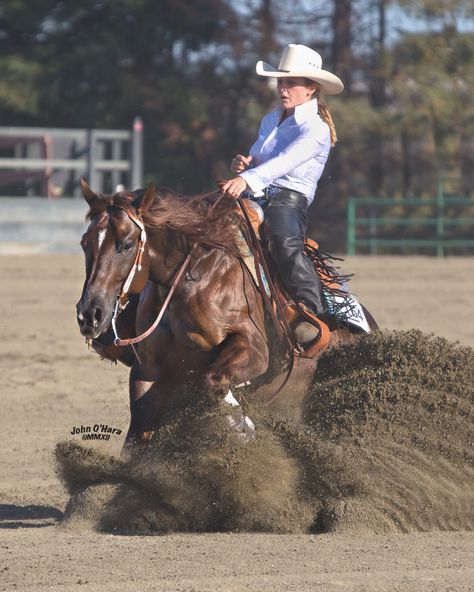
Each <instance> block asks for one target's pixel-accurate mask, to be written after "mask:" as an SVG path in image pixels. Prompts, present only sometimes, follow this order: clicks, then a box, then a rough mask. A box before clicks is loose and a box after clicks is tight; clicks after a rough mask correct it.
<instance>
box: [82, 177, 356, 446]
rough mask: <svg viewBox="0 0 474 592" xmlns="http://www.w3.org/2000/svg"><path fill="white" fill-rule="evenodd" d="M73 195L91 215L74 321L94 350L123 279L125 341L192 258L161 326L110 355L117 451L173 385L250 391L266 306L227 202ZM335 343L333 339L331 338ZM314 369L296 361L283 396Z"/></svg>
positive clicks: (262, 356) (262, 353) (147, 425)
mask: <svg viewBox="0 0 474 592" xmlns="http://www.w3.org/2000/svg"><path fill="white" fill-rule="evenodd" d="M82 190H83V195H84V198H85V200H86V201H87V203H88V205H89V208H90V209H89V212H88V219H89V220H90V224H89V227H88V229H87V231H86V232H85V234H84V236H83V237H82V241H81V245H82V248H83V250H84V254H85V260H86V279H85V282H84V287H83V291H82V295H81V299H80V301H79V302H78V304H77V320H78V323H79V327H80V331H81V333H82V335H84V336H85V337H86V339H88V340H90V341H92V340H97V341H95V343H99V342H100V341H101V340H102V339H103V338H104V337H106V336H107V335H109V334H110V327H111V322H112V320H113V317H114V310H115V307H116V304H117V302H118V300H119V299H120V295H121V291H123V285H124V283H125V282H126V280H127V279H128V280H129V281H128V282H127V283H129V284H130V286H129V287H128V295H129V297H131V300H130V302H129V305H128V307H127V308H125V311H124V312H123V313H121V315H119V317H118V323H117V324H118V327H119V333H120V330H121V324H120V318H121V316H122V315H123V318H124V319H127V318H129V319H131V321H132V325H134V327H133V328H132V330H131V331H130V332H129V334H128V335H133V334H134V333H135V334H140V333H143V332H144V331H146V330H147V329H148V328H149V327H150V326H151V325H152V324H153V322H154V320H155V318H156V315H157V312H158V311H159V310H160V307H161V304H162V303H163V301H164V299H165V297H166V295H167V293H168V292H169V290H170V287H171V285H172V284H173V282H174V280H175V279H176V275H177V273H178V271H179V269H180V267H181V265H182V262H183V260H185V259H186V257H187V256H188V255H189V253H190V252H191V255H190V262H189V265H188V267H187V270H186V273H185V274H184V275H183V276H182V277H181V279H180V280H179V282H178V283H177V287H176V290H175V291H174V293H173V296H172V298H171V300H170V302H169V305H168V306H167V308H166V313H165V315H164V317H163V319H162V320H161V322H160V324H159V325H158V326H157V327H156V329H154V330H153V331H152V332H151V333H150V335H149V336H148V337H147V338H146V339H144V340H143V341H141V342H140V343H138V344H137V346H136V356H135V355H131V352H130V349H129V348H127V347H120V346H119V347H116V346H114V345H111V346H110V348H109V351H110V349H111V350H115V351H114V353H115V356H114V357H115V358H117V359H119V360H121V361H123V362H124V363H127V364H128V365H131V370H130V387H129V390H130V409H131V422H130V427H129V431H128V434H127V438H126V444H128V445H130V446H131V448H133V447H134V446H135V445H136V446H138V447H140V445H141V444H143V443H146V442H147V441H148V439H149V438H150V437H151V435H152V434H153V431H154V430H155V428H156V427H157V426H158V425H159V422H160V418H161V417H162V416H163V414H164V413H165V411H166V409H167V407H168V406H169V405H170V403H171V401H172V400H173V398H174V397H175V396H176V395H177V394H178V393H179V389H180V387H181V388H182V387H183V386H186V387H188V388H193V387H196V388H202V387H207V388H211V389H213V390H214V391H215V392H216V394H217V395H219V396H222V397H224V396H225V395H226V393H228V391H229V388H230V387H235V386H236V385H240V384H242V383H246V384H248V382H249V381H250V383H253V382H254V381H255V379H258V377H262V376H265V375H266V374H268V372H267V371H269V366H271V365H272V364H271V363H270V362H271V360H270V357H271V348H270V346H269V338H268V337H267V330H266V321H265V318H266V314H265V308H264V304H263V300H262V297H261V294H260V292H259V290H258V288H257V286H256V284H255V282H254V280H253V278H252V276H251V273H250V272H249V271H248V269H247V267H246V266H245V265H244V264H243V263H242V259H241V257H239V244H238V240H239V239H238V232H237V229H238V227H239V225H240V224H241V218H240V217H239V216H238V215H237V213H236V207H235V202H234V200H233V199H231V198H229V197H224V198H222V199H220V200H218V201H217V202H216V200H215V199H214V201H212V200H211V199H209V198H204V197H194V198H190V197H186V196H181V195H178V194H176V193H174V192H171V191H162V190H160V191H157V190H156V189H155V188H154V187H149V188H148V189H147V190H146V191H144V190H137V191H134V192H131V193H127V192H121V193H117V194H115V195H113V196H98V195H97V194H95V193H94V192H93V191H92V190H91V189H90V187H89V186H88V185H87V184H86V183H85V182H82ZM145 234H146V242H145V243H144V242H143V238H144V235H145ZM193 245H194V246H193ZM138 249H142V250H143V253H142V254H141V255H142V256H141V265H140V268H139V269H137V271H136V273H135V275H134V276H133V278H131V276H130V271H131V269H132V267H133V266H134V263H135V262H136V260H137V254H138ZM130 279H131V283H130ZM133 295H136V296H133ZM125 324H126V323H124V322H122V329H123V330H125V328H124V326H125ZM350 337H351V334H350V332H349V331H348V330H345V331H343V332H342V339H343V340H347V339H349V338H350ZM337 339H339V340H340V339H341V331H339V332H337V331H336V332H334V340H337ZM271 341H272V339H271V338H270V342H271ZM314 368H315V362H314V361H308V360H307V361H305V362H303V364H302V366H301V368H300V376H299V379H298V378H297V379H296V382H295V381H294V382H293V383H292V384H289V385H288V387H287V389H286V391H287V393H292V392H293V393H294V392H295V391H301V389H302V388H303V389H304V388H305V386H307V384H308V382H309V380H310V379H311V376H312V373H313V371H314ZM301 370H302V373H301ZM297 375H298V372H296V373H295V376H297ZM301 376H303V382H304V383H305V384H304V385H303V386H302V384H301ZM278 379H280V383H281V375H280V376H274V377H273V382H272V380H271V379H270V380H268V381H267V382H266V384H264V385H263V386H261V387H260V391H258V389H255V390H256V394H257V395H260V396H265V392H267V393H268V392H269V390H272V389H275V388H276V387H275V385H276V384H278ZM290 382H291V381H290ZM265 389H267V390H266V391H265Z"/></svg>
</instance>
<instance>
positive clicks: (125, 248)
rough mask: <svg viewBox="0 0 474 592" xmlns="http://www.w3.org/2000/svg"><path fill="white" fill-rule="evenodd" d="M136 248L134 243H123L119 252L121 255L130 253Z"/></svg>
mask: <svg viewBox="0 0 474 592" xmlns="http://www.w3.org/2000/svg"><path fill="white" fill-rule="evenodd" d="M134 246H135V244H134V243H123V244H122V245H120V249H119V250H120V252H121V253H130V251H131V250H132V249H133V247H134Z"/></svg>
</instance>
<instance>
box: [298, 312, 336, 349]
mask: <svg viewBox="0 0 474 592" xmlns="http://www.w3.org/2000/svg"><path fill="white" fill-rule="evenodd" d="M297 308H298V312H299V313H300V318H299V319H298V321H299V322H298V321H297V325H296V327H295V337H296V338H297V339H298V337H297V335H296V329H297V328H298V326H299V325H301V324H303V323H305V324H308V325H312V326H313V327H314V328H315V329H316V331H318V335H317V337H316V338H315V339H314V340H313V341H311V342H309V343H308V344H304V343H302V344H301V345H302V347H303V351H302V352H300V354H299V355H300V356H301V357H303V358H314V357H315V356H317V355H318V354H320V353H321V352H322V351H323V350H325V349H326V347H327V346H328V345H329V343H330V341H331V331H330V330H329V327H328V325H327V324H326V322H325V320H326V319H325V320H324V321H323V320H321V319H320V318H318V316H317V315H316V314H315V313H314V312H313V311H312V310H310V309H309V308H307V306H305V305H304V304H303V303H301V302H300V303H298V305H297Z"/></svg>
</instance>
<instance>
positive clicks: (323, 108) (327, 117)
mask: <svg viewBox="0 0 474 592" xmlns="http://www.w3.org/2000/svg"><path fill="white" fill-rule="evenodd" d="M306 81H307V83H308V86H313V85H314V87H315V89H316V90H315V93H314V95H313V96H314V97H315V98H316V99H317V100H318V113H319V116H320V117H321V119H322V120H323V121H324V122H325V123H327V124H328V126H329V135H330V137H331V146H334V145H335V143H336V142H337V133H336V126H335V125H334V121H333V119H332V115H331V111H329V107H328V106H327V104H326V103H325V102H324V101H322V100H321V86H320V85H319V84H318V83H317V82H315V81H314V80H309V79H308V78H307V79H306Z"/></svg>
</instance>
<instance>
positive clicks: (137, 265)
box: [111, 192, 296, 405]
mask: <svg viewBox="0 0 474 592" xmlns="http://www.w3.org/2000/svg"><path fill="white" fill-rule="evenodd" d="M216 193H219V192H212V193H209V194H205V195H203V196H201V197H208V196H209V197H210V196H212V195H215V194H216ZM224 195H225V194H220V196H219V197H218V199H217V200H216V202H215V203H214V204H213V206H212V209H214V208H215V207H216V206H217V204H218V203H219V201H220V200H221V199H222V198H223V197H224ZM236 201H237V204H238V205H239V207H240V209H241V211H242V214H243V218H244V220H245V222H246V226H247V230H248V233H249V237H250V241H251V244H252V247H253V250H254V259H255V269H256V274H257V279H258V282H257V283H258V288H259V290H260V292H261V294H262V298H263V300H264V302H265V305H266V307H267V310H268V312H269V314H270V317H271V319H272V322H273V324H274V326H275V329H276V331H277V334H278V336H279V337H280V339H281V340H282V341H285V342H286V346H287V348H288V352H289V353H290V362H289V366H288V370H287V374H286V376H285V379H284V380H283V382H282V384H281V385H280V386H279V388H278V389H277V390H276V391H275V392H274V393H273V394H272V396H271V398H270V399H269V400H268V401H266V402H265V404H266V405H269V404H271V403H272V402H273V401H274V400H275V399H276V398H277V397H278V395H279V394H280V393H281V391H282V390H283V388H284V387H285V385H286V383H287V382H288V380H289V378H290V375H291V372H292V370H293V367H294V362H295V349H296V344H295V341H294V337H293V332H292V331H291V329H290V327H289V324H288V321H287V320H286V317H285V313H284V311H283V308H282V305H281V303H280V300H279V298H278V295H277V291H276V289H275V286H274V284H273V282H272V280H271V276H270V272H269V269H268V266H267V263H266V259H265V256H264V254H263V252H262V248H261V246H260V241H259V239H258V237H257V236H256V234H255V231H254V229H253V226H252V223H251V221H250V219H249V217H248V214H247V211H246V209H245V206H244V205H243V203H242V199H241V198H238V199H237V200H236ZM123 210H124V212H125V213H126V214H127V216H128V217H129V218H130V220H132V221H133V222H134V223H135V224H136V225H137V226H138V228H139V229H140V239H139V242H138V249H137V253H136V255H135V260H134V262H133V264H132V267H131V269H130V272H129V274H128V276H127V278H126V279H125V281H124V283H123V286H122V288H121V291H120V294H119V295H118V297H117V301H116V303H115V309H114V314H113V317H112V321H111V324H112V329H113V332H114V336H115V339H114V344H115V345H117V346H128V345H130V346H131V347H132V348H133V351H134V353H135V355H136V356H137V358H138V360H139V361H140V358H139V357H138V354H137V352H136V350H135V347H134V344H135V343H139V342H140V341H143V340H144V339H146V338H147V337H148V336H149V335H150V334H151V333H153V331H154V330H155V329H156V328H157V327H158V325H159V324H160V321H161V319H162V318H163V315H164V314H165V312H166V310H167V308H168V305H169V303H170V301H171V298H172V297H173V294H174V293H175V291H176V288H177V286H178V284H179V282H180V280H181V278H182V277H183V274H184V273H185V271H186V269H187V268H188V266H189V263H190V261H191V258H192V255H193V252H194V249H195V247H196V246H197V243H194V244H193V245H192V247H191V249H190V251H189V253H188V255H187V256H186V258H185V259H184V261H183V262H182V264H181V266H180V268H179V270H178V272H177V274H176V276H175V278H174V280H173V284H172V285H171V288H170V289H169V291H168V294H167V296H166V298H165V300H164V302H163V304H162V306H161V308H160V311H159V313H158V315H157V317H156V319H155V321H154V322H153V324H152V325H151V326H150V327H148V329H147V330H146V331H144V332H143V333H141V334H140V335H137V336H136V337H129V338H126V339H121V338H120V337H119V335H118V332H117V325H116V319H117V316H118V315H119V314H120V312H121V311H122V310H124V309H125V307H126V305H127V304H128V299H127V296H128V292H129V290H130V287H131V285H132V282H133V280H134V278H135V275H136V273H137V272H140V271H141V270H142V261H143V255H144V252H145V245H146V242H147V235H146V230H145V225H144V224H143V221H142V220H141V219H140V218H139V217H138V216H136V215H135V214H134V213H133V212H132V211H131V210H130V209H128V208H123ZM260 265H261V266H262V268H263V270H264V273H265V276H266V280H267V286H268V289H269V291H270V296H268V294H267V291H266V289H265V282H264V280H263V277H262V274H261V271H260ZM272 303H273V304H274V305H275V308H276V311H275V308H274V306H273V304H272ZM277 313H278V316H277ZM278 317H280V318H278ZM244 384H246V383H244Z"/></svg>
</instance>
